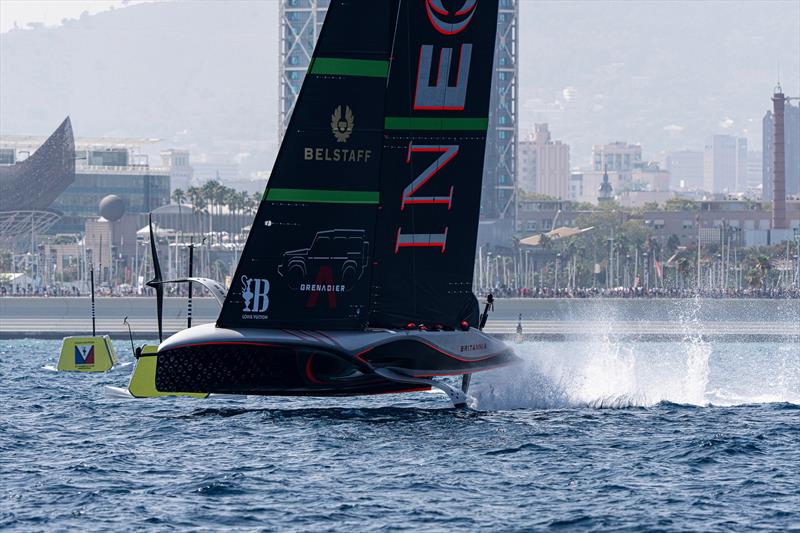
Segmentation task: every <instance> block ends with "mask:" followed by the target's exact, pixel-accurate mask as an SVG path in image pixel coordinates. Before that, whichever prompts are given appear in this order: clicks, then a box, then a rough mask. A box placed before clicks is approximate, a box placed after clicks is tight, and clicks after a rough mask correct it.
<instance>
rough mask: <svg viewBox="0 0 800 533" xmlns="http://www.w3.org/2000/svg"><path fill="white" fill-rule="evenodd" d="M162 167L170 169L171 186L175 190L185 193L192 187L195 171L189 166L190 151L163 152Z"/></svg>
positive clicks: (171, 150)
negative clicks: (181, 190)
mask: <svg viewBox="0 0 800 533" xmlns="http://www.w3.org/2000/svg"><path fill="white" fill-rule="evenodd" d="M161 165H162V166H163V167H166V168H168V169H169V179H170V184H171V186H172V188H173V189H183V190H184V191H185V190H186V189H187V188H188V187H190V186H191V185H192V178H193V177H194V170H193V169H192V165H191V164H189V150H175V149H172V148H170V149H169V150H162V151H161Z"/></svg>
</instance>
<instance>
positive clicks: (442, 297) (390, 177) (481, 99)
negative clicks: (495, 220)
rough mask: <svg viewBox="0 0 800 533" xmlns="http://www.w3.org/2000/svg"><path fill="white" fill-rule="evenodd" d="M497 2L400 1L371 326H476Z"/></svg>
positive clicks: (383, 160) (389, 89)
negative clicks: (480, 220) (476, 278)
mask: <svg viewBox="0 0 800 533" xmlns="http://www.w3.org/2000/svg"><path fill="white" fill-rule="evenodd" d="M497 8H498V4H497V0H493V1H487V0H465V1H464V0H461V1H458V2H443V1H441V0H424V1H423V0H419V1H413V0H412V1H406V2H403V3H402V4H401V6H400V9H399V13H398V23H397V31H396V32H395V40H394V52H393V58H392V64H391V69H390V71H389V84H388V87H387V97H386V117H385V119H384V129H385V138H384V146H383V154H382V158H381V206H382V209H381V210H380V211H379V214H378V222H377V225H376V236H375V241H376V243H378V246H376V254H375V268H374V273H373V294H372V305H371V307H372V309H371V311H372V312H371V317H370V324H372V325H375V326H384V327H399V326H403V325H405V324H407V323H414V324H417V325H418V324H425V325H427V326H429V327H431V326H434V327H435V326H443V327H445V328H455V327H458V326H459V325H460V324H461V322H462V321H464V320H466V321H467V323H468V324H469V325H471V326H477V321H478V306H477V300H476V299H475V296H474V295H473V293H472V275H473V266H474V263H475V245H476V239H477V233H478V216H479V210H480V198H481V181H482V177H483V158H484V151H485V146H486V129H487V125H488V113H489V95H490V91H491V82H492V60H493V58H494V48H495V34H496V31H497Z"/></svg>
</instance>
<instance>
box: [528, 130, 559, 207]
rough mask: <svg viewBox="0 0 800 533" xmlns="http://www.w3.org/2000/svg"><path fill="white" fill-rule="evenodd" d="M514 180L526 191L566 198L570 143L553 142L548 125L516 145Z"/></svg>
mask: <svg viewBox="0 0 800 533" xmlns="http://www.w3.org/2000/svg"><path fill="white" fill-rule="evenodd" d="M517 150H518V152H517V154H518V155H517V182H518V185H519V188H520V189H522V190H523V191H525V192H530V193H537V194H544V195H547V196H552V197H554V198H558V199H559V200H567V199H569V197H570V168H569V145H568V144H564V143H562V142H561V141H553V140H551V138H550V131H549V130H548V128H547V124H536V125H534V132H533V133H532V134H530V135H529V136H528V138H527V139H526V140H524V141H520V142H519V144H518V145H517Z"/></svg>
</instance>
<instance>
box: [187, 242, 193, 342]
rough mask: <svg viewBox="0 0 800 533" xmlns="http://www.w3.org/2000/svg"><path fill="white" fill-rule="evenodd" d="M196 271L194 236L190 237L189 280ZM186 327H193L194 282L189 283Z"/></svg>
mask: <svg viewBox="0 0 800 533" xmlns="http://www.w3.org/2000/svg"><path fill="white" fill-rule="evenodd" d="M193 270H194V235H192V236H191V237H189V278H191V277H192V273H193ZM186 305H187V308H186V327H187V328H190V327H192V282H191V281H189V300H188V301H187V303H186Z"/></svg>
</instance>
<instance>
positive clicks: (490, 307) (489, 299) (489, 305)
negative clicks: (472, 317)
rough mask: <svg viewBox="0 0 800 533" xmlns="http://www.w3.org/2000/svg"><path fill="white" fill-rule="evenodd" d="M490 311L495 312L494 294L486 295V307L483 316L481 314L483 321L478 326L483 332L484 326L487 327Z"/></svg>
mask: <svg viewBox="0 0 800 533" xmlns="http://www.w3.org/2000/svg"><path fill="white" fill-rule="evenodd" d="M489 311H494V296H492V293H491V292H490V293H489V294H487V295H486V305H485V306H484V308H483V314H481V321H480V324H479V325H478V329H479V330H481V331H483V328H484V326H486V321H487V320H488V319H489Z"/></svg>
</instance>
